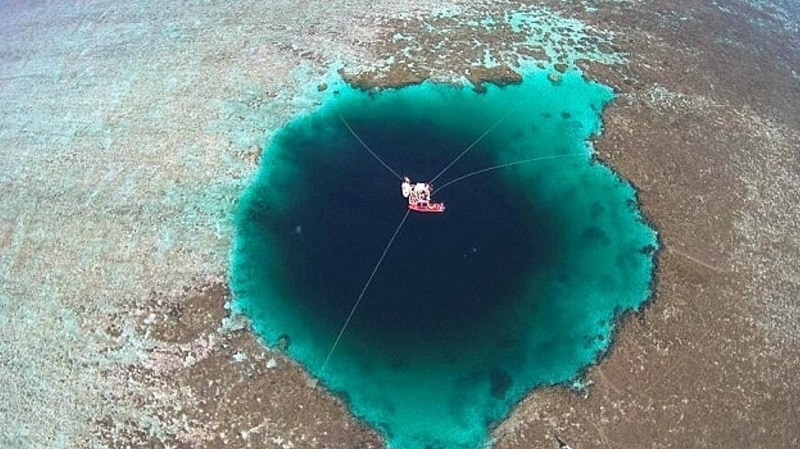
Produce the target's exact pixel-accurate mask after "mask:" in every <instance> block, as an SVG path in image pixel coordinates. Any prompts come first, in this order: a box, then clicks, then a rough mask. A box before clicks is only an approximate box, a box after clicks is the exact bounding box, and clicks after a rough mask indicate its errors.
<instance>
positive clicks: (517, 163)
mask: <svg viewBox="0 0 800 449" xmlns="http://www.w3.org/2000/svg"><path fill="white" fill-rule="evenodd" d="M571 156H583V154H582V153H572V154H559V155H556V156H543V157H534V158H531V159H523V160H521V161H516V162H508V163H506V164H500V165H493V166H491V167H487V168H483V169H481V170H477V171H474V172H471V173H467V174H466V175H463V176H459V177H458V178H455V179H453V180H451V181H448V182H446V183H445V184H444V185H442V186H441V187H439V188H438V189H436V190H434V192H439V191H441V190H444V188H445V187H447V186H449V185H452V184H455V183H457V182H460V181H463V180H465V179H467V178H471V177H473V176H475V175H480V174H481V173H486V172H487V171H492V170H497V169H500V168H506V167H511V166H514V165H520V164H527V163H528V162H536V161H545V160H548V159H559V158H562V157H571ZM431 193H433V192H431Z"/></svg>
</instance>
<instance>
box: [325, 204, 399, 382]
mask: <svg viewBox="0 0 800 449" xmlns="http://www.w3.org/2000/svg"><path fill="white" fill-rule="evenodd" d="M409 212H411V209H408V210H406V214H405V215H403V219H402V220H400V224H399V225H397V228H396V229H395V230H394V234H392V238H391V239H389V243H388V244H387V245H386V248H384V249H383V254H381V257H380V259H378V263H376V264H375V268H373V269H372V274H370V275H369V278H368V279H367V282H366V283H365V284H364V287H363V288H362V289H361V293H360V294H359V295H358V299H357V300H356V303H355V304H354V305H353V308H352V309H351V310H350V315H348V316H347V319H346V320H345V321H344V325H342V329H341V330H340V331H339V335H337V336H336V340H335V341H334V342H333V346H331V350H330V351H328V355H327V357H325V362H324V363H323V364H322V368H321V369H320V370H319V376H322V373H323V372H324V371H325V367H327V366H328V362H330V360H331V356H332V355H333V351H335V350H336V347H337V346H338V345H339V341H340V340H341V339H342V335H344V331H345V330H346V329H347V326H348V325H349V324H350V320H352V319H353V315H355V313H356V309H357V308H358V305H359V304H361V300H362V299H364V294H365V293H366V292H367V288H369V284H370V283H372V279H373V278H374V277H375V273H377V272H378V268H379V267H380V266H381V264H382V263H383V259H384V258H386V254H387V253H388V252H389V248H391V247H392V243H394V239H395V238H396V237H397V234H399V233H400V229H401V228H402V227H403V224H404V223H405V222H406V218H408V214H409Z"/></svg>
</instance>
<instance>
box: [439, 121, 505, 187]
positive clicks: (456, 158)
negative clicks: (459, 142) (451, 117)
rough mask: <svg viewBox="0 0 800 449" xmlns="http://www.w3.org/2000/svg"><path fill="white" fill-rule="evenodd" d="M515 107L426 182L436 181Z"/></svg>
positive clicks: (498, 124)
mask: <svg viewBox="0 0 800 449" xmlns="http://www.w3.org/2000/svg"><path fill="white" fill-rule="evenodd" d="M515 109H516V107H513V108H509V110H508V111H506V113H505V114H503V116H502V117H500V119H498V120H497V121H496V122H495V123H494V125H492V126H491V127H490V128H489V129H487V130H486V131H484V133H483V134H481V135H480V137H478V138H477V139H475V141H474V142H472V143H471V144H470V146H468V147H467V148H466V149H465V150H464V151H462V152H461V154H459V155H458V156H456V157H455V159H453V160H452V161H450V163H449V164H447V166H445V167H444V168H443V169H442V171H440V172H439V174H437V175H436V176H434V177H433V179H431V180H430V181H428V183H430V184H433V182H434V181H436V180H437V179H439V177H440V176H442V175H443V174H444V173H445V172H446V171H447V170H449V169H450V167H452V166H453V164H455V163H456V162H458V160H459V159H461V158H462V157H464V155H465V154H467V153H468V152H469V150H471V149H472V148H474V147H475V145H477V144H478V142H480V141H481V140H483V138H484V137H486V136H487V135H488V134H489V133H490V132H492V131H494V129H495V128H497V127H498V126H500V123H502V122H503V121H504V120H505V119H506V117H508V116H509V115H511V113H512V112H513V111H514V110H515Z"/></svg>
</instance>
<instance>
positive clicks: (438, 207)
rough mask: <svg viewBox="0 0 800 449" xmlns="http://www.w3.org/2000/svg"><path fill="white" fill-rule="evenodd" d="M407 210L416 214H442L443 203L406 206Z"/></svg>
mask: <svg viewBox="0 0 800 449" xmlns="http://www.w3.org/2000/svg"><path fill="white" fill-rule="evenodd" d="M408 208H409V209H411V210H413V211H416V212H428V213H431V212H433V213H435V212H444V203H427V204H411V203H409V204H408Z"/></svg>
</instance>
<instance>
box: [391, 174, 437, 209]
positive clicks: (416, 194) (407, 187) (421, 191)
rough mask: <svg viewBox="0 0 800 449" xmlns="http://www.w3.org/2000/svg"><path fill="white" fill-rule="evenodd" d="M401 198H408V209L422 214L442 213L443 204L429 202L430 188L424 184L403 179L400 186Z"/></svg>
mask: <svg viewBox="0 0 800 449" xmlns="http://www.w3.org/2000/svg"><path fill="white" fill-rule="evenodd" d="M401 190H402V192H403V196H404V197H405V198H408V208H409V209H411V210H413V211H416V212H423V213H437V212H444V203H432V202H431V190H432V186H431V185H430V184H428V183H425V182H417V183H412V182H411V180H410V179H408V178H403V184H402V185H401Z"/></svg>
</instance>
